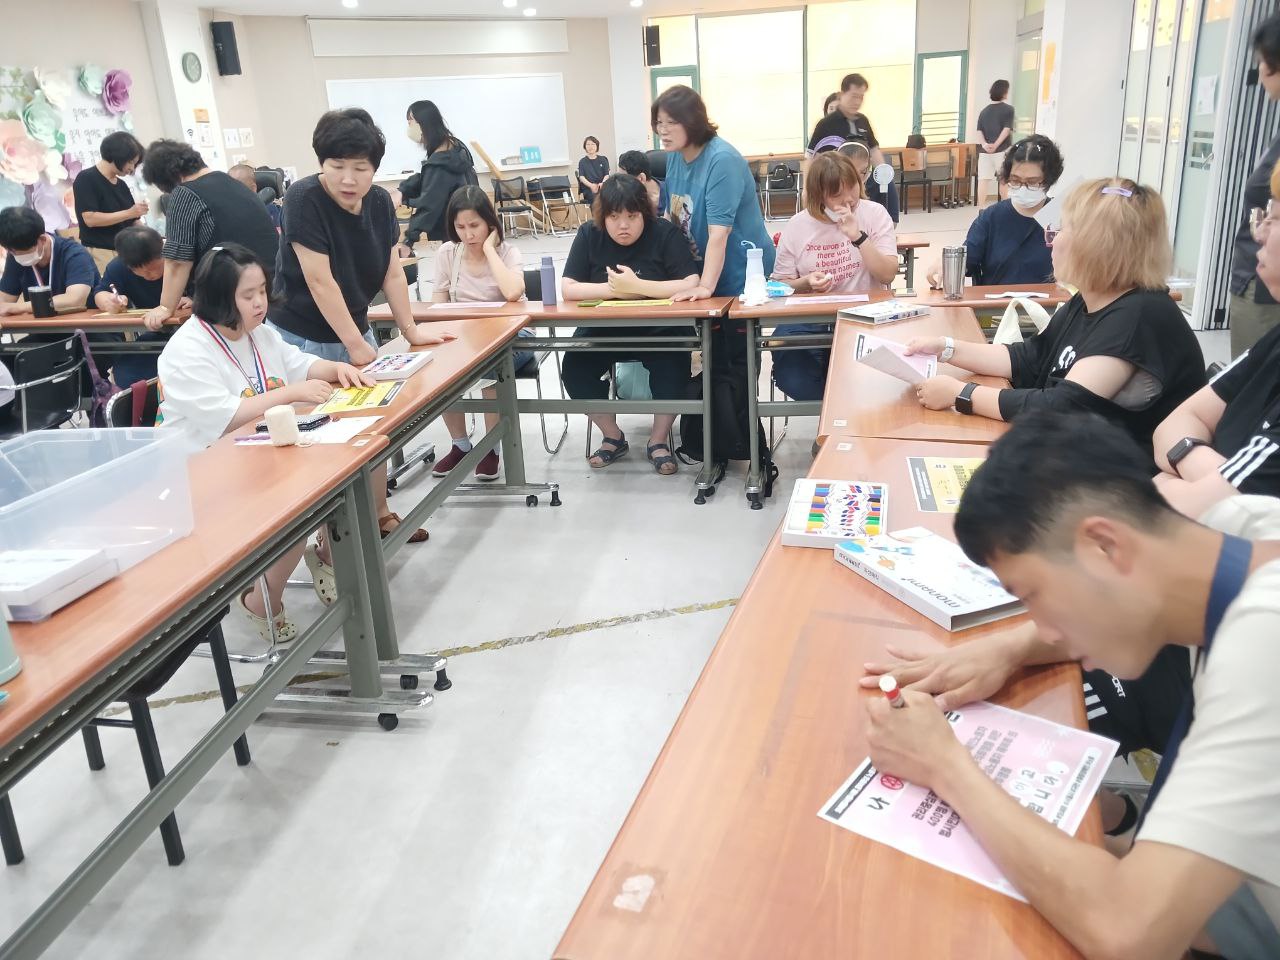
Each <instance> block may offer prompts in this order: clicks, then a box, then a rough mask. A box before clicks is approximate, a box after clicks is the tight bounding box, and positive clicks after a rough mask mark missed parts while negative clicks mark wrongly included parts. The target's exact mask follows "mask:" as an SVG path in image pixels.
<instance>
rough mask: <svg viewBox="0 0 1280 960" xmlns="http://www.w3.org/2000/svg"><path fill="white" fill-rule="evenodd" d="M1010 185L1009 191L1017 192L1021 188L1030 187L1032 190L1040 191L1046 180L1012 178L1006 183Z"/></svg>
mask: <svg viewBox="0 0 1280 960" xmlns="http://www.w3.org/2000/svg"><path fill="white" fill-rule="evenodd" d="M1005 183H1007V184H1008V185H1009V189H1011V190H1017V189H1018V188H1019V187H1030V188H1031V189H1032V190H1039V189H1040V188H1041V187H1043V186H1044V180H1043V179H1041V180H1023V179H1022V178H1021V177H1010V178H1009V179H1008V180H1006V181H1005Z"/></svg>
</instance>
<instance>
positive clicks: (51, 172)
mask: <svg viewBox="0 0 1280 960" xmlns="http://www.w3.org/2000/svg"><path fill="white" fill-rule="evenodd" d="M44 176H45V179H46V180H48V181H49V182H50V183H60V182H61V181H63V180H70V179H71V175H70V174H69V173H68V172H67V168H66V167H64V166H63V165H62V151H61V150H50V151H49V152H48V153H46V154H45V155H44Z"/></svg>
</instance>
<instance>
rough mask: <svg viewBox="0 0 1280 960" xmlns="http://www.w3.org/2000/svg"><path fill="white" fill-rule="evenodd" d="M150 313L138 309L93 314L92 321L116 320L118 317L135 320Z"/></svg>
mask: <svg viewBox="0 0 1280 960" xmlns="http://www.w3.org/2000/svg"><path fill="white" fill-rule="evenodd" d="M150 312H151V311H150V310H147V309H138V310H121V311H120V312H119V313H96V314H94V316H93V319H95V320H116V319H118V318H120V317H130V318H133V319H137V318H139V317H145V316H146V315H147V314H148V313H150Z"/></svg>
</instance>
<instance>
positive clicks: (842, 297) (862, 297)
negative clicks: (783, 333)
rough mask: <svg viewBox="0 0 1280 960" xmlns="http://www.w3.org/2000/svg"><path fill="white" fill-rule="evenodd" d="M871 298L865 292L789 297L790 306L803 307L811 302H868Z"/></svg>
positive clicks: (788, 303) (788, 304)
mask: <svg viewBox="0 0 1280 960" xmlns="http://www.w3.org/2000/svg"><path fill="white" fill-rule="evenodd" d="M870 299H871V298H870V297H868V296H867V295H866V294H865V293H845V294H839V295H837V294H830V295H824V296H820V297H787V300H786V303H787V306H788V307H803V306H805V305H807V304H810V303H866V302H867V301H868V300H870Z"/></svg>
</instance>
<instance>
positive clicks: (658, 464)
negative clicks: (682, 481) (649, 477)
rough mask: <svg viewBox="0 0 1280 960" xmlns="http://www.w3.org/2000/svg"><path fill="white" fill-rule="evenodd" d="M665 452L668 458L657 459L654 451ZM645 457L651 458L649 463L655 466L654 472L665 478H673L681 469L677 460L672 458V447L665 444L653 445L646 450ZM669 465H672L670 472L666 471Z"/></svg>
mask: <svg viewBox="0 0 1280 960" xmlns="http://www.w3.org/2000/svg"><path fill="white" fill-rule="evenodd" d="M655 450H665V451H667V453H666V456H662V457H655V456H654V455H653V451H655ZM644 455H645V456H646V457H648V458H649V462H650V463H652V464H653V472H654V473H657V474H661V475H662V476H664V477H670V476H673V475H674V474H675V473H676V472H677V471H678V470H679V469H680V466H679V464H677V463H676V458H675V457H673V456H671V447H670V446H669V445H667V444H665V443H651V444H649V445H648V446H647V447H645V448H644ZM668 464H670V465H671V469H670V470H666V469H664V468H665V467H666V466H667V465H668Z"/></svg>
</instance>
